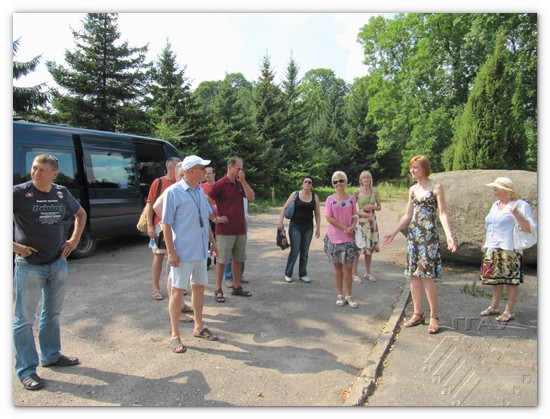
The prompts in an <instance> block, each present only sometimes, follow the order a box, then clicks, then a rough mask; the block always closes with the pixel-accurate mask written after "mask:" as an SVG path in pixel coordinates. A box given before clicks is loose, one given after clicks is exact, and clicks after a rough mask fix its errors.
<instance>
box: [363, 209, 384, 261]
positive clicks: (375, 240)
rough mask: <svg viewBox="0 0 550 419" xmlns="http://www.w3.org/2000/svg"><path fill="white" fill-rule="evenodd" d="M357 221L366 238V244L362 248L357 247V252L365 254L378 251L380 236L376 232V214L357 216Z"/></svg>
mask: <svg viewBox="0 0 550 419" xmlns="http://www.w3.org/2000/svg"><path fill="white" fill-rule="evenodd" d="M358 222H359V225H360V226H361V229H362V230H363V233H365V238H366V239H367V245H366V246H365V247H364V248H363V249H359V252H360V253H364V254H366V255H372V254H373V253H378V252H380V236H379V234H378V221H377V220H376V215H373V216H372V217H370V218H359V221H358Z"/></svg>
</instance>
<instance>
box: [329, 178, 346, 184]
mask: <svg viewBox="0 0 550 419" xmlns="http://www.w3.org/2000/svg"><path fill="white" fill-rule="evenodd" d="M339 183H346V180H345V179H338V180H333V181H332V184H333V185H338V184H339Z"/></svg>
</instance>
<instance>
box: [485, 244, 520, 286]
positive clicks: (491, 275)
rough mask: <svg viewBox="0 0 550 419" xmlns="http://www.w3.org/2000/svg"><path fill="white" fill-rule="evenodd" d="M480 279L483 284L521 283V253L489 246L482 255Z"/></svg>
mask: <svg viewBox="0 0 550 419" xmlns="http://www.w3.org/2000/svg"><path fill="white" fill-rule="evenodd" d="M480 279H481V283H482V284H485V285H501V284H507V285H519V284H521V283H523V262H522V254H521V253H519V252H515V251H513V250H504V249H498V248H497V249H495V248H494V247H489V248H488V249H487V250H486V251H485V253H484V255H483V262H482V263H481V274H480Z"/></svg>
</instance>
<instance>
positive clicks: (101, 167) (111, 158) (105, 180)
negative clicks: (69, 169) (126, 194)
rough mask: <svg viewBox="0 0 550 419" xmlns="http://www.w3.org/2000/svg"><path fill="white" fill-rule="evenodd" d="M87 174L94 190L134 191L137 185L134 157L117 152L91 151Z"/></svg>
mask: <svg viewBox="0 0 550 419" xmlns="http://www.w3.org/2000/svg"><path fill="white" fill-rule="evenodd" d="M86 157H87V158H86V159H85V160H86V174H87V177H88V184H89V185H90V187H92V188H118V189H132V188H134V185H135V182H136V180H135V175H134V167H135V162H134V157H133V156H132V155H131V154H129V153H120V152H116V151H114V152H113V151H108V152H102V151H91V152H89V155H88V156H86Z"/></svg>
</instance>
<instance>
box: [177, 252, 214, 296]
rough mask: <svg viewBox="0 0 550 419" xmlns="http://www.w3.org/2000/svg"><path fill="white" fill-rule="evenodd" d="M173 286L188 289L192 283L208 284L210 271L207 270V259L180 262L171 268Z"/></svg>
mask: <svg viewBox="0 0 550 419" xmlns="http://www.w3.org/2000/svg"><path fill="white" fill-rule="evenodd" d="M170 276H171V278H172V286H173V287H175V288H178V289H180V290H184V289H187V287H188V286H189V282H191V285H204V286H206V285H208V273H207V272H206V259H201V260H196V261H193V262H180V266H177V267H175V266H172V267H171V268H170Z"/></svg>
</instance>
